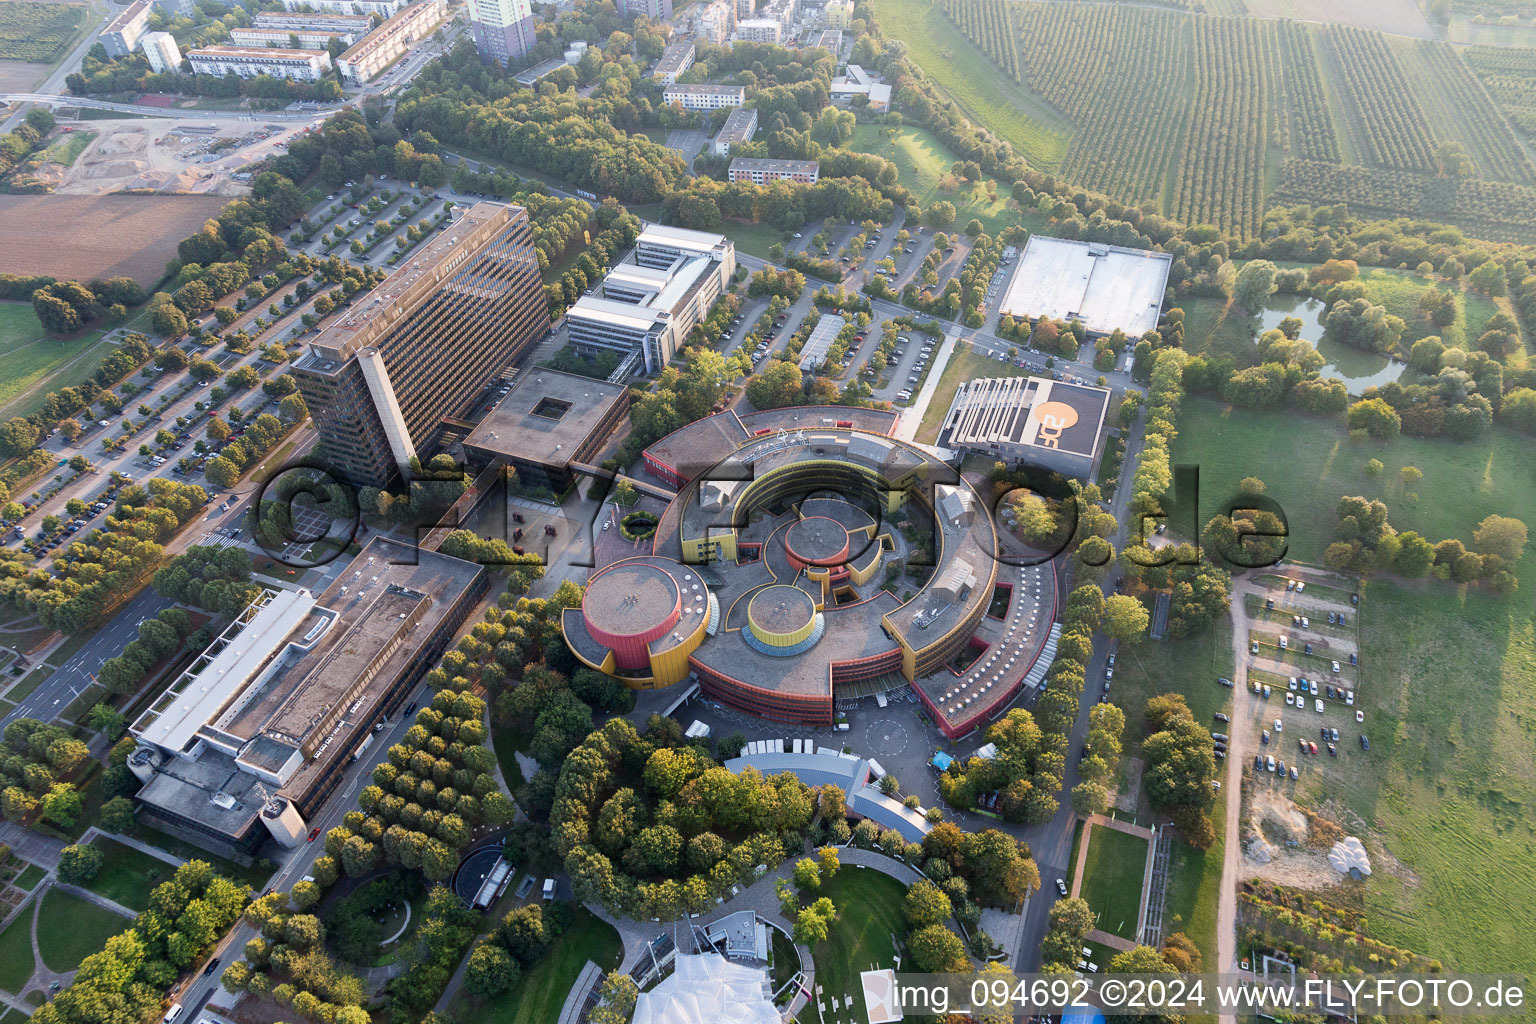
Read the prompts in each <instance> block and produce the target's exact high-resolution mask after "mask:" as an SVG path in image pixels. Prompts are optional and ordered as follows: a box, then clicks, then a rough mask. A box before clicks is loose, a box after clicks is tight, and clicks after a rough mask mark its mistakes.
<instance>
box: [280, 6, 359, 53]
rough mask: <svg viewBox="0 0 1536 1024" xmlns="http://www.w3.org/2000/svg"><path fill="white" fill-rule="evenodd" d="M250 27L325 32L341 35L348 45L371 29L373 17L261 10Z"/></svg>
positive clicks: (285, 30)
mask: <svg viewBox="0 0 1536 1024" xmlns="http://www.w3.org/2000/svg"><path fill="white" fill-rule="evenodd" d="M251 27H252V28H264V29H282V30H283V31H284V32H301V31H309V32H326V33H329V34H330V35H333V36H341V37H342V38H344V39H345V40H346V41H347V45H348V46H350V45H352V44H353V43H355V42H357V41H358V40H359V39H361V38H363V36H365V35H367V34H368V33H369V32H371V31H372V30H373V19H372V18H370V17H369V16H368V15H366V14H290V13H288V12H286V11H262V12H261V13H260V14H258V15H256V16H255V17H253V18H252V19H251Z"/></svg>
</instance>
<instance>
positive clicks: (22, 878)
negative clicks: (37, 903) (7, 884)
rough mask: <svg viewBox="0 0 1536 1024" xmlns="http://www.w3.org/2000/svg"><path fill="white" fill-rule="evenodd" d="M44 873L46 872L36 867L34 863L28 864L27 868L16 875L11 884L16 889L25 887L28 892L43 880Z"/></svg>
mask: <svg viewBox="0 0 1536 1024" xmlns="http://www.w3.org/2000/svg"><path fill="white" fill-rule="evenodd" d="M46 873H47V872H45V871H44V870H43V869H42V868H40V867H38V866H37V865H36V864H28V865H27V869H26V870H25V871H23V872H22V873H21V874H20V875H18V876H17V877H16V881H15V882H13V883H12V884H13V885H15V886H16V888H18V889H25V890H27V891H28V892H31V891H32V890H33V889H35V888H37V883H38V882H41V881H42V880H43V875H45V874H46Z"/></svg>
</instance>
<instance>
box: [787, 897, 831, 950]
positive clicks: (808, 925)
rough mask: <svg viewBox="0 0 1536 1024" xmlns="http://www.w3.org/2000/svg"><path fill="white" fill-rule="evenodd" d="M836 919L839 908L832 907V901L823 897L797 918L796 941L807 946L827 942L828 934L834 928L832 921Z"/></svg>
mask: <svg viewBox="0 0 1536 1024" xmlns="http://www.w3.org/2000/svg"><path fill="white" fill-rule="evenodd" d="M836 917H837V908H836V907H835V906H833V905H832V901H831V900H829V899H827V897H825V896H823V897H821V898H820V899H818V900H817V901H816V902H815V903H812V904H811V905H810V906H808V907H806V908H805V909H804V910H802V911H800V913H799V914H798V915H797V916H796V917H795V929H794V935H795V941H796V942H798V943H801V944H803V945H806V946H814V945H815V944H816V943H818V942H821V941H823V940H825V939H826V937H827V932H828V931H830V930H831V928H832V921H833V919H834V918H836Z"/></svg>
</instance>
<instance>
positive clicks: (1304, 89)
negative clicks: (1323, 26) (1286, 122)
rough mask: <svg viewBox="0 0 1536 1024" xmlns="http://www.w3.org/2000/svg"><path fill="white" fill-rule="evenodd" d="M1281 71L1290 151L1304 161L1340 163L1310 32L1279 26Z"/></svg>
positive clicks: (1290, 25) (1289, 24) (1293, 24)
mask: <svg viewBox="0 0 1536 1024" xmlns="http://www.w3.org/2000/svg"><path fill="white" fill-rule="evenodd" d="M1280 68H1281V71H1282V72H1283V73H1284V75H1285V95H1286V99H1287V101H1288V102H1289V103H1290V106H1291V120H1290V128H1291V152H1293V153H1295V154H1296V155H1297V156H1298V157H1300V158H1301V159H1303V160H1325V161H1328V162H1331V163H1339V162H1340V160H1341V159H1342V157H1341V156H1340V154H1339V136H1338V133H1337V132H1336V131H1334V127H1333V113H1332V112H1331V111H1329V109H1328V101H1327V99H1325V98H1324V96H1323V79H1322V76H1321V75H1320V74H1319V73H1318V70H1317V49H1316V47H1314V46H1313V45H1312V32H1311V30H1310V29H1308V28H1307V27H1306V26H1305V25H1301V24H1298V23H1296V22H1294V21H1282V22H1281V23H1280Z"/></svg>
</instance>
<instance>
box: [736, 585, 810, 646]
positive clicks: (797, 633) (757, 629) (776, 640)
mask: <svg viewBox="0 0 1536 1024" xmlns="http://www.w3.org/2000/svg"><path fill="white" fill-rule="evenodd" d="M785 591H791V592H793V593H794V595H795V598H794V600H795V601H796V602H799V601H801V600H805V601H807V603H809V604H810V608H811V614H809V615H807V616H806V617H805V622H804V624H803V625H800V626H797V627H795V628H794V629H792V630H790V631H788V632H776V631H773V630H769V629H767V628H765V627H764V626H763V625H762V624H761V623H759V622H758V617H757V616H755V615H753V614H752V610H753V608H754V607H756V606H757V602H759V601H764V600H766V601H773V600H776V599H778V598H779V597H781V596H783V594H784V592H785ZM815 607H816V606H815V604H814V603H813V602H810V597H809V595H808V594H806V593H805V592H804V591H803V590H800V589H799V588H798V587H791V586H788V585H784V584H779V585H776V586H771V587H764V588H763V589H762V590H759V591H758V592H757V593H756V594H753V595H752V600H751V602H750V603H748V605H747V628H749V629H751V630H752V635H753V636H755V637H757V638H758V639H759V640H761V641H762V642H763V643H765V644H768V645H769V646H770V647H793V646H795V644H798V643H800V642H801V641H803V640H808V639H810V636H811V633H812V631H813V630H814V629H815V627H816V616H815Z"/></svg>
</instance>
